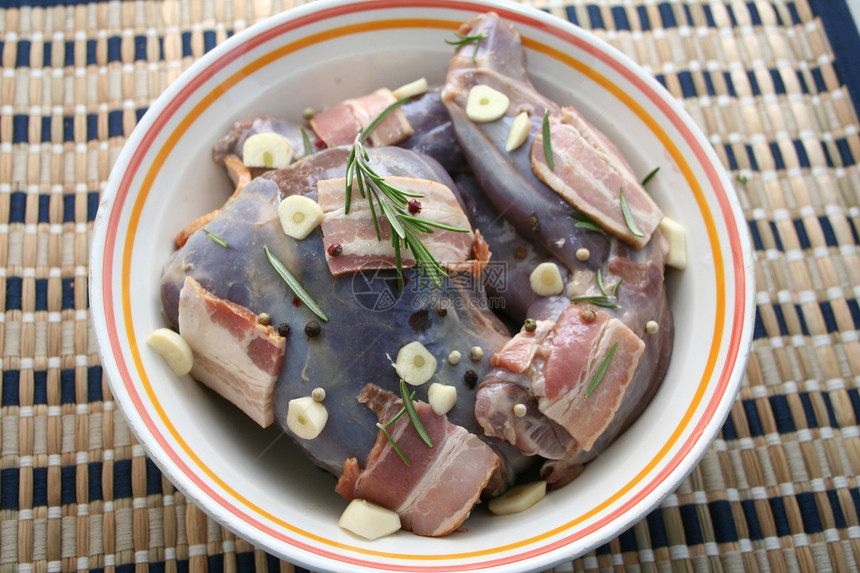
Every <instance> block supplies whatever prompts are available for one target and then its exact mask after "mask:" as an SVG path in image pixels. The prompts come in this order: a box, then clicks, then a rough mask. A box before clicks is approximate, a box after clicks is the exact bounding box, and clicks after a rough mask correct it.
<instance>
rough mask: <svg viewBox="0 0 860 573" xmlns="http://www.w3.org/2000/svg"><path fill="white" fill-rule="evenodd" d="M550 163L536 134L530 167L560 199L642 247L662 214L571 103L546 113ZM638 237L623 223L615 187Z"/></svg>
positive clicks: (605, 140)
mask: <svg viewBox="0 0 860 573" xmlns="http://www.w3.org/2000/svg"><path fill="white" fill-rule="evenodd" d="M549 125H550V140H551V142H552V156H553V164H554V165H553V167H554V169H550V168H549V164H548V163H547V159H546V153H545V152H544V147H543V134H542V133H541V132H538V134H537V136H536V137H535V140H534V143H533V144H532V148H531V163H532V170H533V171H534V173H535V175H536V176H537V177H538V179H540V180H541V181H543V182H544V183H546V184H547V185H549V187H551V188H552V189H553V190H554V191H555V192H556V193H558V194H559V195H561V196H562V198H564V200H565V201H567V202H568V203H570V204H571V205H573V206H574V207H576V208H577V209H578V210H580V211H582V212H583V213H585V214H586V215H588V216H589V217H591V218H592V219H594V221H595V222H596V223H597V224H599V225H600V226H601V227H603V228H604V229H606V231H607V232H609V233H611V234H613V235H615V236H617V237H618V238H620V239H622V240H624V241H626V242H628V243H631V244H633V245H635V246H636V247H637V248H640V247H642V246H644V245H645V244H646V243H647V242H648V240H649V239H650V238H651V234H652V233H653V232H654V229H655V228H656V227H657V225H658V224H659V223H660V220H661V219H662V218H663V212H662V211H661V210H660V208H659V207H658V206H657V204H656V203H655V202H654V200H653V199H651V196H650V195H648V193H647V192H646V191H645V189H644V188H643V187H642V185H641V184H640V183H639V181H638V179H637V178H636V176H635V175H634V173H633V170H632V169H631V168H630V165H628V163H627V161H626V160H625V159H624V157H623V156H622V155H621V152H620V151H619V150H618V148H617V147H615V145H614V144H613V143H612V142H611V141H609V139H608V138H607V137H606V136H605V135H604V134H602V133H601V132H599V131H598V130H597V129H596V128H595V127H594V126H592V125H591V124H590V123H588V122H587V121H586V120H585V118H583V117H582V115H580V114H579V112H577V111H576V110H575V109H573V108H572V107H564V108H561V113H560V115H550V116H549ZM622 189H623V190H624V195H625V197H626V199H627V201H628V203H629V204H630V212H631V214H632V215H633V220H634V221H635V223H636V227H637V228H638V229H639V231H641V233H642V235H643V236H642V237H639V236H636V235H634V234H633V232H632V231H631V230H630V227H629V226H628V225H627V223H626V221H625V219H624V215H623V213H622V210H621V190H622Z"/></svg>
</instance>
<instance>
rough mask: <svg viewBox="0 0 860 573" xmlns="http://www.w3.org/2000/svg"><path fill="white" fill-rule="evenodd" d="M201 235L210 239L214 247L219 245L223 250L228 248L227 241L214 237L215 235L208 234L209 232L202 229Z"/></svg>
mask: <svg viewBox="0 0 860 573" xmlns="http://www.w3.org/2000/svg"><path fill="white" fill-rule="evenodd" d="M203 233H204V234H205V235H206V236H207V237H209V238H210V239H212V242H213V243H215V244H216V245H220V246H222V247H224V248H225V249H226V248H228V247H229V245H228V244H227V241H225V240H224V239H222V238H221V237H219V236H218V235H216V234H215V233H210V232H209V231H207V230H206V229H203Z"/></svg>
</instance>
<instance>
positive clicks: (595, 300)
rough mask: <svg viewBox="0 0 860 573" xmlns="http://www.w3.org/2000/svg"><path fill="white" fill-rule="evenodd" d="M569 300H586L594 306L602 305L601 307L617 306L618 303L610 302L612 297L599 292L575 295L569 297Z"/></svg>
mask: <svg viewBox="0 0 860 573" xmlns="http://www.w3.org/2000/svg"><path fill="white" fill-rule="evenodd" d="M570 302H588V303H591V304H593V305H594V306H602V307H603V308H618V305H617V304H616V303H614V302H612V297H610V296H603V295H599V294H595V295H587V296H575V297H573V298H571V299H570Z"/></svg>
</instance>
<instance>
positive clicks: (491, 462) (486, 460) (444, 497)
mask: <svg viewBox="0 0 860 573" xmlns="http://www.w3.org/2000/svg"><path fill="white" fill-rule="evenodd" d="M359 401H360V402H363V403H366V404H367V405H368V406H369V407H370V408H371V410H373V411H374V412H375V413H376V414H377V416H378V417H379V421H380V423H384V422H386V421H387V420H390V419H391V418H392V417H394V416H395V415H396V414H397V412H398V411H399V410H400V408H401V407H402V402H401V401H400V400H399V399H398V398H397V397H396V396H395V395H394V394H392V393H390V392H387V391H385V390H382V389H380V388H379V387H377V386H375V385H373V384H369V385H367V386H365V388H364V389H363V390H362V391H361V394H360V396H359ZM415 408H416V412H417V413H418V417H419V418H420V419H421V421H422V423H423V424H424V427H425V428H426V429H427V433H428V434H429V436H430V439H431V441H432V443H433V447H432V448H431V447H428V446H427V445H426V444H425V443H424V442H423V441H421V438H420V437H419V436H418V433H417V432H416V431H415V428H414V427H413V426H412V423H411V422H410V420H409V419H408V417H407V416H406V415H403V416H401V417H400V419H398V420H397V421H396V422H395V423H394V424H392V425H391V426H389V427H388V428H387V429H388V432H389V434H390V435H391V438H392V439H393V440H394V442H396V443H397V445H398V447H400V449H401V450H402V451H403V453H404V455H405V456H406V458H407V459H408V460H409V462H410V464H411V465H407V464H406V463H405V462H404V461H403V459H402V458H401V457H400V454H398V453H397V452H396V451H395V449H394V448H393V447H392V445H391V443H390V442H389V440H388V438H387V437H386V436H385V435H384V433H383V432H382V431H380V432H379V434H378V436H377V439H376V443H375V444H374V446H373V450H372V451H371V452H370V454H369V455H368V458H367V464H366V467H365V468H364V470H361V469H360V468H359V465H358V462H357V461H356V459H355V458H350V459H348V460H346V462H344V466H343V473H342V475H341V477H340V479H339V480H338V484H337V488H336V491H337V492H338V493H339V494H340V495H342V496H343V497H345V498H346V499H356V498H360V499H365V500H367V501H370V502H373V503H376V504H378V505H381V506H383V507H387V508H388V509H391V510H392V511H396V512H397V513H398V514H399V515H400V521H401V523H402V525H403V527H404V528H405V529H408V530H410V531H412V532H414V533H417V534H419V535H427V536H432V537H436V536H441V535H446V534H448V533H450V532H452V531H454V530H455V529H457V528H458V527H460V525H461V524H462V523H463V521H465V519H466V518H467V517H468V516H469V514H470V512H471V510H472V507H473V506H474V505H475V503H477V502H478V499H479V497H480V495H481V491H482V490H483V489H484V487H485V486H486V485H487V484H488V483H489V481H490V478H491V477H492V476H493V474H494V472H495V471H496V468H497V467H498V466H499V457H498V456H497V455H496V453H495V452H494V451H493V450H492V448H490V447H489V446H488V445H487V444H485V443H484V442H483V441H482V440H481V439H480V438H478V437H477V436H475V435H474V434H471V433H469V432H468V431H466V430H465V429H464V428H462V427H460V426H456V425H454V424H451V423H450V422H448V419H447V418H446V417H445V416H439V415H437V414H435V413H434V412H433V410H432V409H431V408H430V406H429V405H427V404H425V403H423V402H417V403H415Z"/></svg>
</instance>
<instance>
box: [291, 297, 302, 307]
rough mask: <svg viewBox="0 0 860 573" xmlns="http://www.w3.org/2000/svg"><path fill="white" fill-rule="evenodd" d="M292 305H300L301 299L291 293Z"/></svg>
mask: <svg viewBox="0 0 860 573" xmlns="http://www.w3.org/2000/svg"><path fill="white" fill-rule="evenodd" d="M293 306H302V299H300V298H299V297H297V296H296V295H293Z"/></svg>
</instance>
